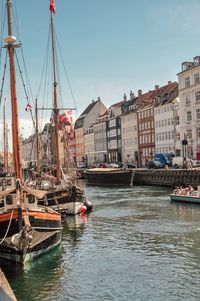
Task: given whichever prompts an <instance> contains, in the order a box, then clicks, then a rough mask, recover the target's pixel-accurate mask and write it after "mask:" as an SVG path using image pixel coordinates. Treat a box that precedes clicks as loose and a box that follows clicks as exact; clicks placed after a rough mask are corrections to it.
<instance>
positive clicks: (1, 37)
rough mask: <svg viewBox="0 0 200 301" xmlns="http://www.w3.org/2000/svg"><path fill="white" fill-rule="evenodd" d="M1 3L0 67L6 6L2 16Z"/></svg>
mask: <svg viewBox="0 0 200 301" xmlns="http://www.w3.org/2000/svg"><path fill="white" fill-rule="evenodd" d="M3 5H4V3H3V1H2V7H1V12H2V14H1V20H2V23H1V36H0V39H1V45H0V66H1V56H2V49H3V33H4V28H5V21H6V6H5V9H4V14H3Z"/></svg>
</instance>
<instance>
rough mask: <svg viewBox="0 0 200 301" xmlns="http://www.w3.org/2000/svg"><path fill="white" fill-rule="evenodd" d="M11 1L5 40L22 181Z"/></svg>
mask: <svg viewBox="0 0 200 301" xmlns="http://www.w3.org/2000/svg"><path fill="white" fill-rule="evenodd" d="M11 5H12V3H11V0H7V15H8V36H7V37H6V38H5V39H4V41H5V43H7V45H6V46H5V47H6V48H7V50H8V54H9V61H10V93H11V111H12V142H13V158H14V166H15V172H16V178H17V179H20V180H22V167H21V158H20V143H19V121H18V106H17V94H16V76H15V62H14V53H15V48H16V47H19V45H17V44H15V42H16V38H15V37H14V36H13V35H12V16H11Z"/></svg>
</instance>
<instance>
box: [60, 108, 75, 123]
mask: <svg viewBox="0 0 200 301" xmlns="http://www.w3.org/2000/svg"><path fill="white" fill-rule="evenodd" d="M58 121H59V122H60V123H64V124H65V125H71V124H72V123H73V118H72V111H67V112H63V113H62V114H60V115H58Z"/></svg>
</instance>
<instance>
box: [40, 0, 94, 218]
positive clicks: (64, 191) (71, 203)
mask: <svg viewBox="0 0 200 301" xmlns="http://www.w3.org/2000/svg"><path fill="white" fill-rule="evenodd" d="M50 14H51V18H50V20H51V21H50V29H51V30H50V32H51V44H52V63H53V96H54V97H53V122H54V131H55V132H54V134H55V152H56V154H55V155H56V156H55V157H56V170H55V174H56V176H55V177H53V176H52V175H48V174H45V173H42V172H41V173H40V177H39V178H40V180H39V179H38V178H37V187H38V188H42V187H44V185H46V186H45V187H46V188H48V191H47V194H46V196H45V197H44V198H43V199H42V200H40V202H39V203H40V204H43V205H45V206H48V207H51V208H53V209H55V210H57V211H58V212H60V213H62V215H68V214H69V215H75V214H78V213H80V212H86V211H91V210H92V204H91V203H90V202H89V201H86V199H85V196H84V190H83V189H82V187H80V186H79V185H78V183H77V181H75V178H76V176H75V175H73V172H72V170H73V169H71V170H70V169H68V174H67V175H66V174H64V172H63V170H62V168H61V164H60V153H59V126H58V123H59V113H58V112H59V110H60V108H58V96H57V85H58V83H57V74H56V59H55V58H56V53H55V41H54V40H55V38H54V21H53V14H55V2H54V0H50ZM36 115H37V110H36ZM36 119H37V118H36ZM36 125H37V121H36ZM36 133H38V129H37V127H36ZM36 139H38V135H37V134H36ZM36 145H37V146H38V145H39V143H38V140H36ZM38 150H39V147H37V172H39V162H38V161H39V155H38ZM41 176H42V177H43V179H42V177H41ZM45 181H46V183H45Z"/></svg>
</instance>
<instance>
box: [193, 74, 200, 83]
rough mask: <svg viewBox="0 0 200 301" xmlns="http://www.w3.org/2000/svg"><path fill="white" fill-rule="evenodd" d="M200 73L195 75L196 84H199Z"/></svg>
mask: <svg viewBox="0 0 200 301" xmlns="http://www.w3.org/2000/svg"><path fill="white" fill-rule="evenodd" d="M199 82H200V81H199V73H196V74H195V75H194V83H195V84H199Z"/></svg>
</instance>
